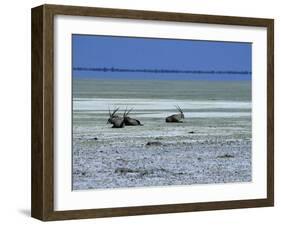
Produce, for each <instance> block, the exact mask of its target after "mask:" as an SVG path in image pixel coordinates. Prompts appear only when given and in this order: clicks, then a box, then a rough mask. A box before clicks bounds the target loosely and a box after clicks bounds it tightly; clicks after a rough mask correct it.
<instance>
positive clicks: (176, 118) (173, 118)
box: [166, 106, 184, 123]
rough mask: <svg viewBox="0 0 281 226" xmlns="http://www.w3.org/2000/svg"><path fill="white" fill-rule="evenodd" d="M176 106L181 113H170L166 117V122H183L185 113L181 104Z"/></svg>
mask: <svg viewBox="0 0 281 226" xmlns="http://www.w3.org/2000/svg"><path fill="white" fill-rule="evenodd" d="M176 108H177V109H178V111H179V112H180V113H179V114H174V115H170V116H168V117H167V118H166V122H168V123H169V122H174V123H177V122H183V121H182V120H183V119H184V114H183V111H182V109H181V108H180V107H179V106H176Z"/></svg>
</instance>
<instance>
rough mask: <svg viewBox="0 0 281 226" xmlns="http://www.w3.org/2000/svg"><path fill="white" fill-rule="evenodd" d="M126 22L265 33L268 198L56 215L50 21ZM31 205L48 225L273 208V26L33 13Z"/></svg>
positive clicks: (74, 10) (159, 16)
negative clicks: (262, 30) (67, 18)
mask: <svg viewBox="0 0 281 226" xmlns="http://www.w3.org/2000/svg"><path fill="white" fill-rule="evenodd" d="M55 15H71V16H87V17H106V18H125V19H139V20H153V21H170V22H171V21H173V22H188V23H204V24H217V25H239V26H250V27H251V26H254V27H264V28H266V29H267V160H266V161H267V198H264V199H248V200H233V201H217V202H201V203H178V204H168V205H153V206H134V207H120V208H116V207H115V208H99V209H77V210H68V211H55V210H54V138H53V135H54V32H55V31H54V16H55ZM31 51H32V170H31V171H32V191H31V192H32V201H31V215H32V217H34V218H37V219H40V220H43V221H51V220H66V219H82V218H99V217H115V216H129V215H143V214H163V213H176V212H189V211H206V210H221V209H236V208H252V207H266V206H273V205H274V21H273V19H261V18H245V17H230V16H213V15H199V14H198V15H196V14H185V13H168V12H153V11H137V10H125V9H107V8H92V7H77V6H62V5H42V6H39V7H35V8H33V9H32V50H31Z"/></svg>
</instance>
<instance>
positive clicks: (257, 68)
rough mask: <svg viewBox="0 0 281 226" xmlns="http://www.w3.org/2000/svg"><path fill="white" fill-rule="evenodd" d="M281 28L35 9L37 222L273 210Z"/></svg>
mask: <svg viewBox="0 0 281 226" xmlns="http://www.w3.org/2000/svg"><path fill="white" fill-rule="evenodd" d="M273 32H274V22H273V20H272V19H261V18H244V17H229V16H211V15H196V14H183V13H168V12H152V11H135V10H123V9H106V8H89V7H76V6H59V5H42V6H39V7H36V8H33V9H32V216H33V217H35V218H38V219H41V220H44V221H47V220H64V219H80V218H97V217H114V216H129V215H141V214H160V213H174V212H188V211H202V210H219V209H234V208H250V207H265V206H273V204H274V153H273V149H274V96H273V94H274V91H273V88H274V83H273V82H274V80H273V79H274V66H273V62H274V40H273V36H274V35H273Z"/></svg>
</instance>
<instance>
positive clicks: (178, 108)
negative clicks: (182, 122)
mask: <svg viewBox="0 0 281 226" xmlns="http://www.w3.org/2000/svg"><path fill="white" fill-rule="evenodd" d="M175 107H176V109H177V110H178V111H179V112H180V114H181V118H184V114H183V111H182V109H181V108H180V107H179V105H175Z"/></svg>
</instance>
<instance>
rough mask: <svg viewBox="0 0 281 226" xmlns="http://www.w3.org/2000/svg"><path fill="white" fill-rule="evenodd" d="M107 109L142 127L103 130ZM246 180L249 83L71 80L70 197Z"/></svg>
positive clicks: (249, 105)
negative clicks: (174, 118)
mask: <svg viewBox="0 0 281 226" xmlns="http://www.w3.org/2000/svg"><path fill="white" fill-rule="evenodd" d="M174 105H179V106H180V107H181V108H182V110H183V112H184V114H185V119H184V122H183V123H175V124H174V123H170V124H167V123H165V117H167V116H169V115H171V114H175V113H177V110H176V108H175V106H174ZM115 107H120V110H119V112H118V113H117V114H119V115H120V116H122V114H123V111H124V110H125V109H126V107H127V108H128V109H130V108H133V111H132V112H131V114H130V116H131V117H133V118H137V119H139V120H140V121H141V123H142V124H144V126H135V127H132V126H127V127H125V128H122V129H114V128H111V125H108V124H106V122H107V119H108V108H111V109H114V108H115ZM148 142H157V143H155V144H153V145H146V144H147V143H148ZM248 181H251V83H250V82H249V81H241V82H239V81H235V82H232V81H227V82H216V81H211V82H206V81H160V82H159V81H148V80H147V81H136V80H132V81H129V80H128V81H119V80H73V189H74V190H78V189H96V188H99V189H100V188H118V187H138V186H161V185H162V186H163V185H186V184H205V183H228V182H248Z"/></svg>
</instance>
